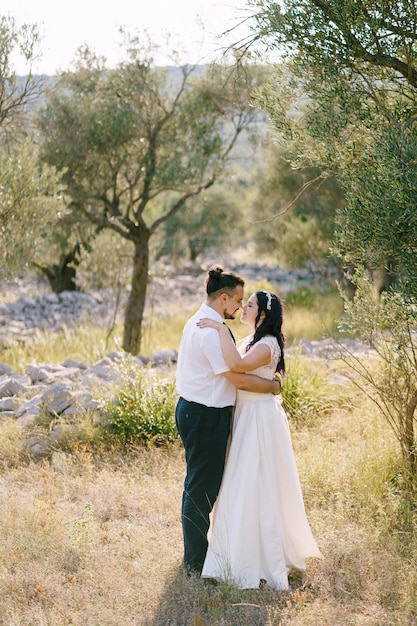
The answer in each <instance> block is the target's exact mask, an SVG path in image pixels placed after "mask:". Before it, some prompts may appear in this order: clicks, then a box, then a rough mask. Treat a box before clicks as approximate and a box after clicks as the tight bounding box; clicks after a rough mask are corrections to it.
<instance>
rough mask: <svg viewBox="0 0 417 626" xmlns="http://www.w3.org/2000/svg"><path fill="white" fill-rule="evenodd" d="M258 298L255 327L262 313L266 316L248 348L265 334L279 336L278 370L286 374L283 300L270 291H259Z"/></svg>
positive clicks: (256, 294)
mask: <svg viewBox="0 0 417 626" xmlns="http://www.w3.org/2000/svg"><path fill="white" fill-rule="evenodd" d="M255 296H256V300H257V301H258V315H257V316H256V319H255V327H256V325H257V324H258V322H259V320H260V319H261V313H262V312H264V313H265V318H264V321H263V322H262V324H260V325H259V326H258V327H257V328H256V330H255V334H254V336H253V339H252V341H251V342H250V344H249V345H248V347H247V348H246V349H247V350H249V348H250V347H251V346H253V345H254V344H255V343H257V342H258V341H259V340H260V339H262V337H265V335H273V336H274V337H276V338H277V341H278V345H279V347H280V351H281V355H280V358H279V360H278V363H277V367H276V371H277V372H279V373H280V374H281V375H282V376H284V374H285V360H284V346H285V338H284V335H283V334H282V322H283V306H282V302H281V300H280V299H279V298H278V296H277V295H275V294H274V293H271V292H270V291H257V292H256V293H255Z"/></svg>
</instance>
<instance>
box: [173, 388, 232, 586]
mask: <svg viewBox="0 0 417 626" xmlns="http://www.w3.org/2000/svg"><path fill="white" fill-rule="evenodd" d="M232 408H233V407H225V408H222V409H216V408H213V407H207V406H204V405H203V404H198V403H197V402H188V401H187V400H184V398H179V400H178V402H177V406H176V409H175V419H176V423H177V428H178V432H179V434H180V437H181V439H182V442H183V444H184V448H185V460H186V465H187V473H186V477H185V481H184V492H183V495H182V528H183V535H184V565H185V567H186V569H187V570H188V571H193V572H197V573H200V574H201V570H202V568H203V564H204V559H205V557H206V552H207V546H208V542H207V532H208V529H209V525H210V519H209V515H210V512H211V510H212V508H213V505H214V503H215V501H216V498H217V494H218V493H219V489H220V483H221V480H222V476H223V470H224V461H225V455H226V446H227V439H228V436H229V430H230V421H231V416H232Z"/></svg>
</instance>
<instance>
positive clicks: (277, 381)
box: [272, 374, 282, 396]
mask: <svg viewBox="0 0 417 626" xmlns="http://www.w3.org/2000/svg"><path fill="white" fill-rule="evenodd" d="M272 382H273V383H274V391H273V392H272V393H273V394H274V396H279V394H280V393H281V391H282V387H281V377H280V376H279V374H275V376H274V378H273V379H272Z"/></svg>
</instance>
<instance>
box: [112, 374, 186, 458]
mask: <svg viewBox="0 0 417 626" xmlns="http://www.w3.org/2000/svg"><path fill="white" fill-rule="evenodd" d="M175 404H176V391H175V380H174V379H173V378H170V379H163V378H150V376H149V375H148V374H147V373H144V372H142V371H139V370H137V371H136V372H135V370H133V371H131V372H130V374H129V375H127V374H126V375H125V379H124V382H123V385H122V387H121V389H120V390H119V392H118V393H117V397H116V400H112V401H110V402H108V403H107V404H106V406H105V408H104V412H105V415H106V422H105V424H106V428H107V429H108V430H109V432H110V433H112V434H113V435H114V436H115V437H116V438H117V439H118V440H119V441H120V442H121V443H123V444H139V445H144V446H148V447H149V446H168V445H170V444H172V443H173V442H174V441H176V439H177V438H178V432H177V428H176V425H175V419H174V412H175Z"/></svg>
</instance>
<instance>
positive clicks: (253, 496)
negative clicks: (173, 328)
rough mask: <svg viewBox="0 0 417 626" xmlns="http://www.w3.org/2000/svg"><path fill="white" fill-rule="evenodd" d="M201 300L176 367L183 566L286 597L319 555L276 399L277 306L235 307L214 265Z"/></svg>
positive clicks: (228, 281)
mask: <svg viewBox="0 0 417 626" xmlns="http://www.w3.org/2000/svg"><path fill="white" fill-rule="evenodd" d="M206 292H207V298H206V302H205V303H204V304H202V305H201V307H200V309H199V310H198V311H197V313H196V314H195V315H193V317H191V318H190V319H189V320H188V322H187V324H186V325H185V327H184V331H183V336H182V340H181V345H180V348H179V353H178V363H177V392H178V395H179V398H178V402H177V406H176V412H175V415H176V423H177V428H178V431H179V434H180V437H181V439H182V442H183V444H184V449H185V459H186V477H185V481H184V491H183V496H182V527H183V536H184V565H185V568H186V570H187V571H188V572H195V573H197V574H200V575H201V576H202V577H203V578H211V579H216V580H219V581H220V580H223V581H226V582H232V583H235V584H236V585H237V586H238V587H240V588H242V589H249V588H258V587H259V585H260V582H261V581H266V583H267V584H268V585H269V586H270V587H272V588H275V589H288V572H289V571H290V570H292V569H296V570H301V571H303V570H304V569H305V559H306V558H308V557H321V554H320V551H319V549H318V547H317V545H316V542H315V540H314V537H313V535H312V533H311V530H310V526H309V523H308V520H307V517H306V514H305V509H304V503H303V497H302V492H301V487H300V482H299V478H298V471H297V466H296V461H295V457H294V452H293V448H292V443H291V435H290V431H289V427H288V421H287V417H286V415H285V412H284V410H283V408H282V406H281V402H280V399H279V398H278V396H279V394H280V392H281V383H280V380H281V377H282V376H283V375H284V374H285V362H284V337H283V335H282V321H283V312H282V304H281V301H280V299H279V298H278V297H277V296H276V295H275V294H273V293H271V292H269V291H257V292H256V293H254V294H252V295H251V296H250V298H249V300H248V301H247V303H246V304H245V305H244V306H243V304H242V303H243V296H244V280H243V278H242V277H241V276H239V275H237V274H235V273H232V272H225V271H224V270H223V268H222V267H221V266H213V267H212V268H210V269H209V270H208V273H207V277H206ZM241 308H243V313H242V318H241V319H242V322H244V323H246V324H248V325H249V327H250V334H249V335H248V336H247V337H246V338H245V339H242V340H241V341H239V342H238V344H237V345H235V342H234V339H233V337H232V335H231V331H230V330H229V328H228V326H227V325H226V324H225V323H224V320H225V319H234V318H235V315H236V313H237V312H238V311H239V309H241ZM276 373H278V375H279V376H278V377H277V376H275V374H276ZM230 431H231V444H230V449H229V452H228V455H227V462H226V465H225V460H226V450H227V445H228V439H229V434H230ZM215 503H216V507H215V510H214V515H213V520H212V528H211V529H210V542H208V531H209V527H210V514H211V512H212V509H213V506H214V504H215Z"/></svg>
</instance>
